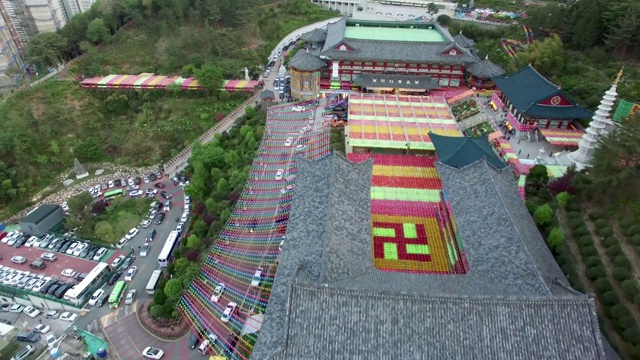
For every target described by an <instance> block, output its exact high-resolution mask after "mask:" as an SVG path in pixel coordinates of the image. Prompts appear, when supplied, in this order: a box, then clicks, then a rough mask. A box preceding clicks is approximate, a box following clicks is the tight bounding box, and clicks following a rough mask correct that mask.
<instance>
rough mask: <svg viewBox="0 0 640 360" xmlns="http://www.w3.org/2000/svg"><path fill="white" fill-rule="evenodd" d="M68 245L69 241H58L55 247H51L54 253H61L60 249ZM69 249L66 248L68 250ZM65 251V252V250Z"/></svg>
mask: <svg viewBox="0 0 640 360" xmlns="http://www.w3.org/2000/svg"><path fill="white" fill-rule="evenodd" d="M68 243H69V240H60V241H58V243H57V244H56V246H54V247H53V250H54V251H59V252H62V248H63V247H64V246H65V245H66V244H68ZM68 248H69V247H67V249H68ZM65 251H66V250H65Z"/></svg>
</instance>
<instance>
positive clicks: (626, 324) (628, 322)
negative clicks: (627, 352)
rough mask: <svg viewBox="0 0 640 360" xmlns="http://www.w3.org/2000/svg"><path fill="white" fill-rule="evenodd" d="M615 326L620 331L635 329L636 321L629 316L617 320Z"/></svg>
mask: <svg viewBox="0 0 640 360" xmlns="http://www.w3.org/2000/svg"><path fill="white" fill-rule="evenodd" d="M616 324H617V325H618V327H619V328H620V329H622V331H624V330H627V329H631V328H634V327H636V321H635V320H634V319H633V318H632V317H631V316H625V317H623V318H620V319H618V321H616Z"/></svg>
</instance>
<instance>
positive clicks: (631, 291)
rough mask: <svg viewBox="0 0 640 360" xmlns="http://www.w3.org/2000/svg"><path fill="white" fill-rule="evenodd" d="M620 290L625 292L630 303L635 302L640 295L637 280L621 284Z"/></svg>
mask: <svg viewBox="0 0 640 360" xmlns="http://www.w3.org/2000/svg"><path fill="white" fill-rule="evenodd" d="M620 289H622V291H623V292H624V295H625V296H626V297H627V299H629V300H630V301H633V298H634V297H635V296H636V295H638V294H640V291H639V290H638V286H637V285H636V282H635V280H625V281H623V282H621V283H620Z"/></svg>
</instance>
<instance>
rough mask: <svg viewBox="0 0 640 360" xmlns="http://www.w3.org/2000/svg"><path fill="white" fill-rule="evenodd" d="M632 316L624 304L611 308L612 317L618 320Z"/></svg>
mask: <svg viewBox="0 0 640 360" xmlns="http://www.w3.org/2000/svg"><path fill="white" fill-rule="evenodd" d="M629 316H631V312H630V311H629V309H627V307H626V306H624V304H618V305H614V306H612V307H611V317H612V318H614V319H616V320H618V319H622V318H624V317H629Z"/></svg>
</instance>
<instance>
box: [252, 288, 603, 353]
mask: <svg viewBox="0 0 640 360" xmlns="http://www.w3.org/2000/svg"><path fill="white" fill-rule="evenodd" d="M288 307H289V312H288V314H287V315H288V319H287V322H288V324H289V327H288V331H287V340H286V342H284V348H283V349H282V352H281V353H280V354H278V356H277V357H274V358H278V359H363V360H364V359H385V360H386V359H389V360H396V359H492V360H502V359H505V360H507V359H509V360H511V359H536V360H538V359H576V360H584V359H604V351H603V348H602V341H601V338H600V333H599V332H598V321H597V315H596V313H595V307H594V302H593V299H591V298H588V297H587V296H580V297H573V298H569V299H545V298H538V299H533V298H503V299H491V298H442V297H441V298H438V297H422V296H390V295H385V294H369V293H363V292H348V291H344V290H337V289H331V288H326V287H321V286H320V287H314V286H306V285H301V284H295V285H294V286H293V287H292V290H291V296H290V298H289V303H288ZM252 358H254V359H265V357H256V356H253V357H252Z"/></svg>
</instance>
